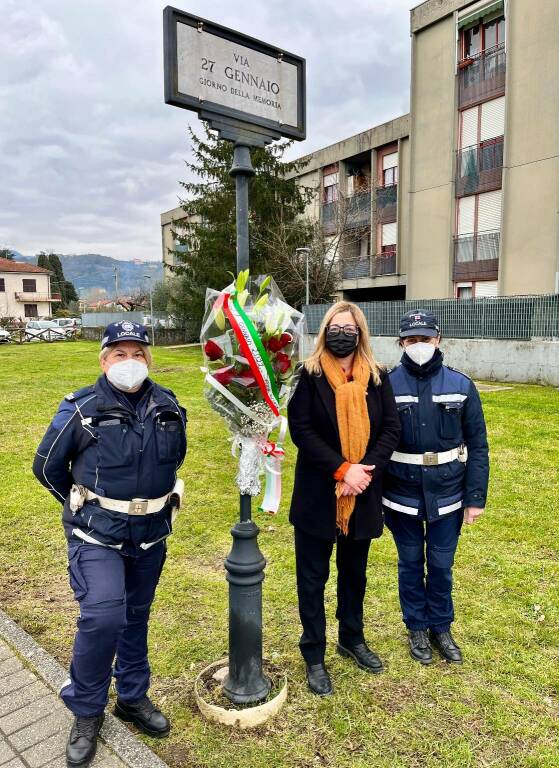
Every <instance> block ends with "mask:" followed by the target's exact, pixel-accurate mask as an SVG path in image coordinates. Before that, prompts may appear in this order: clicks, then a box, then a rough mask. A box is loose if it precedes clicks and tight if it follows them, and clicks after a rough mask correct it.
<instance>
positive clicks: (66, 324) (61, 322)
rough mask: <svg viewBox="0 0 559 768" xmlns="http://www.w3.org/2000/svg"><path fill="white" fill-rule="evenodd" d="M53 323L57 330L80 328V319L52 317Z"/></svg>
mask: <svg viewBox="0 0 559 768" xmlns="http://www.w3.org/2000/svg"><path fill="white" fill-rule="evenodd" d="M52 322H53V323H56V324H57V326H58V327H59V328H81V324H82V321H81V317H53V319H52Z"/></svg>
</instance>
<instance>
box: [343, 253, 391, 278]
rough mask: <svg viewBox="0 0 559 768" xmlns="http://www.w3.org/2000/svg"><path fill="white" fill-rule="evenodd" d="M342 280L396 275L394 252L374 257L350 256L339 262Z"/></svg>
mask: <svg viewBox="0 0 559 768" xmlns="http://www.w3.org/2000/svg"><path fill="white" fill-rule="evenodd" d="M340 271H341V277H342V279H343V280H359V279H360V278H371V277H381V276H382V275H394V274H396V251H395V250H394V251H388V252H386V253H381V254H377V255H376V256H365V257H359V256H352V257H349V258H344V259H342V261H341V270H340Z"/></svg>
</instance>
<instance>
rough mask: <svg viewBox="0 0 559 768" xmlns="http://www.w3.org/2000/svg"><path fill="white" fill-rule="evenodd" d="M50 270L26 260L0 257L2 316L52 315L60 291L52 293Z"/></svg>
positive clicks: (0, 314)
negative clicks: (28, 262)
mask: <svg viewBox="0 0 559 768" xmlns="http://www.w3.org/2000/svg"><path fill="white" fill-rule="evenodd" d="M50 275H51V272H50V271H49V270H48V269H43V267H37V266H35V265H34V264H27V263H25V262H23V261H11V260H10V259H0V317H14V318H17V319H18V320H28V319H30V318H33V317H50V316H51V314H52V311H51V308H52V304H53V303H54V302H58V301H61V299H62V297H61V295H60V294H59V293H51V290H50Z"/></svg>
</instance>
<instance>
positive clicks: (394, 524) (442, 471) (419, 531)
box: [383, 309, 489, 664]
mask: <svg viewBox="0 0 559 768" xmlns="http://www.w3.org/2000/svg"><path fill="white" fill-rule="evenodd" d="M440 338H441V333H440V329H439V323H438V320H437V318H436V317H435V315H434V314H433V313H432V312H428V311H426V310H421V309H419V310H416V311H413V312H408V313H407V314H406V315H404V317H403V318H402V320H401V322H400V345H401V346H402V347H403V350H404V353H403V356H402V359H401V362H400V364H399V365H398V366H397V367H396V368H394V369H393V370H392V371H391V372H390V383H391V384H392V389H393V391H394V396H395V398H396V405H397V408H398V412H399V416H400V423H401V427H402V431H401V435H400V444H399V445H398V448H397V450H396V451H395V452H394V454H393V455H392V459H391V461H390V462H389V464H388V468H387V470H386V473H385V476H384V487H383V488H384V490H383V506H384V510H385V519H386V524H387V526H388V528H389V529H390V530H391V532H392V535H393V537H394V541H395V543H396V547H397V550H398V588H399V595H400V605H401V608H402V614H403V619H404V623H405V624H406V626H407V628H408V633H409V644H410V653H411V656H412V658H414V659H416V660H417V661H419V662H420V663H422V664H430V663H431V662H432V661H433V655H432V647H433V646H434V647H435V648H436V649H437V650H438V652H439V653H440V654H441V656H442V657H443V658H444V659H445V660H446V661H448V662H454V663H458V664H460V663H461V662H462V653H461V650H460V648H459V647H458V645H457V644H456V643H455V641H454V639H453V637H452V634H451V632H450V626H451V624H452V621H453V620H454V607H453V603H452V566H453V562H454V555H455V552H456V548H457V545H458V537H459V535H460V530H461V528H462V523H463V522H464V521H465V522H466V523H473V522H474V521H475V520H476V519H477V518H478V517H479V515H481V513H482V512H483V510H484V508H485V502H486V496H487V485H488V480H489V454H488V447H487V434H486V429H485V420H484V417H483V411H482V407H481V401H480V398H479V394H478V392H477V389H476V387H475V385H474V383H473V382H472V380H471V379H469V378H468V376H466V375H465V374H463V373H460V372H459V371H456V370H454V369H453V368H450V367H449V366H446V365H443V355H442V353H441V351H440V349H439V342H440Z"/></svg>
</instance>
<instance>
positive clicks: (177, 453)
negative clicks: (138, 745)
mask: <svg viewBox="0 0 559 768" xmlns="http://www.w3.org/2000/svg"><path fill="white" fill-rule="evenodd" d="M148 345H149V337H148V334H147V331H146V329H145V328H144V327H143V326H141V325H139V324H137V323H133V322H130V321H127V320H124V321H122V322H119V323H112V324H111V325H109V326H108V327H107V329H106V330H105V333H104V336H103V339H102V342H101V353H100V363H101V368H102V371H103V373H102V375H101V376H100V377H99V378H98V379H97V381H96V383H95V384H93V385H91V386H88V387H84V388H83V389H80V390H78V391H77V392H73V393H71V394H69V395H66V397H65V398H64V400H63V401H62V403H61V405H60V407H59V409H58V411H57V413H56V415H55V417H54V419H53V421H52V423H51V425H50V426H49V428H48V430H47V432H46V434H45V436H44V438H43V440H42V442H41V444H40V446H39V448H38V450H37V454H36V457H35V461H34V464H33V472H34V474H35V476H36V477H37V479H38V480H39V482H41V483H42V484H43V485H44V486H45V488H47V489H48V490H49V491H50V492H51V493H52V495H53V496H54V497H55V499H56V500H57V501H59V502H60V503H61V504H62V505H63V514H62V521H63V525H64V531H65V534H66V538H67V540H68V560H69V566H68V571H69V576H70V585H71V587H72V589H73V591H74V595H75V598H76V600H77V601H78V602H79V605H80V616H79V619H78V625H77V626H78V630H77V633H76V636H75V641H74V648H73V655H72V663H71V666H70V677H69V679H68V681H67V682H66V683H65V684H64V686H63V687H62V689H61V692H60V695H61V697H62V699H63V701H64V703H65V704H66V706H67V707H68V708H69V709H70V710H71V712H72V713H73V714H74V716H75V720H74V723H73V726H72V729H71V732H70V737H69V740H68V744H67V749H66V759H67V764H68V765H69V766H86V765H89V763H90V762H91V760H92V759H93V757H94V755H95V750H96V745H97V736H98V733H99V731H100V729H101V726H102V725H103V720H104V709H105V706H106V704H107V700H108V690H109V685H110V682H111V678H112V676H113V674H114V676H115V678H116V689H117V703H116V706H115V710H114V711H115V714H116V715H117V716H118V717H120V718H121V719H123V720H126V721H128V722H133V723H134V724H135V725H136V726H137V727H138V728H139V729H140V730H142V731H144V732H145V733H147V734H149V735H150V736H166V735H167V734H168V733H169V729H170V723H169V721H168V720H167V718H166V717H165V716H164V715H163V714H162V713H161V712H160V711H159V710H158V709H157V708H156V707H155V705H154V704H153V703H152V702H151V701H150V699H149V698H148V696H147V691H148V688H149V679H150V667H149V663H148V648H147V632H148V619H149V613H150V607H151V604H152V601H153V598H154V594H155V588H156V586H157V583H158V580H159V576H160V574H161V570H162V568H163V564H164V561H165V555H166V543H165V540H166V538H167V536H168V535H169V534H170V533H171V529H172V521H173V517H174V514H176V510H177V509H178V507H179V506H180V497H181V496H182V487H183V486H182V481H181V480H177V469H178V468H179V467H180V465H181V463H182V461H183V459H184V456H185V453H186V412H185V410H184V408H182V407H181V406H180V405H179V403H178V401H177V399H176V397H175V395H174V394H173V392H171V390H169V389H166V388H165V387H162V386H160V385H159V384H156V383H155V382H154V381H152V380H151V379H149V378H148V368H149V365H150V363H151V354H150V350H149V346H148ZM115 656H116V663H115V665H114V668H113V662H114V659H115Z"/></svg>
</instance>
